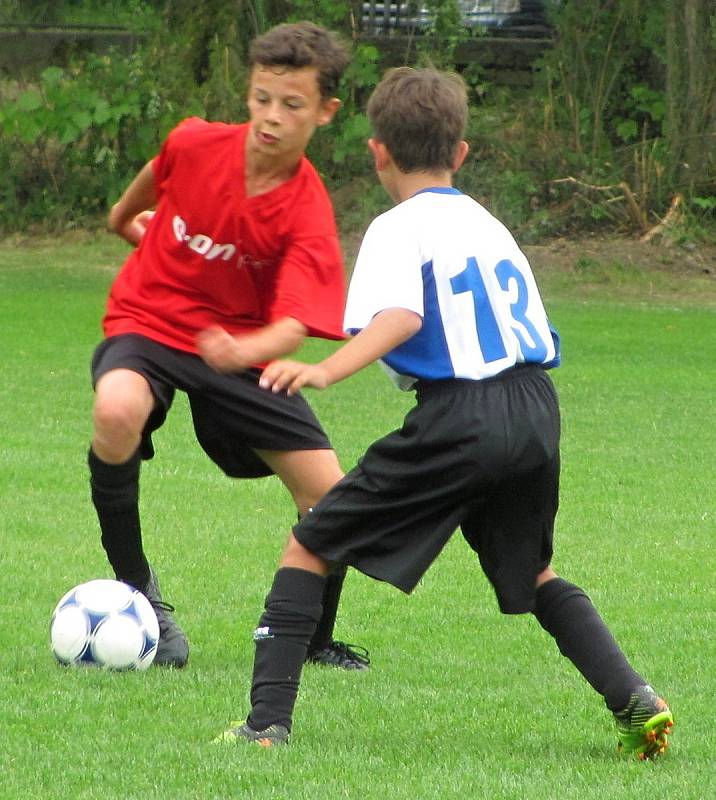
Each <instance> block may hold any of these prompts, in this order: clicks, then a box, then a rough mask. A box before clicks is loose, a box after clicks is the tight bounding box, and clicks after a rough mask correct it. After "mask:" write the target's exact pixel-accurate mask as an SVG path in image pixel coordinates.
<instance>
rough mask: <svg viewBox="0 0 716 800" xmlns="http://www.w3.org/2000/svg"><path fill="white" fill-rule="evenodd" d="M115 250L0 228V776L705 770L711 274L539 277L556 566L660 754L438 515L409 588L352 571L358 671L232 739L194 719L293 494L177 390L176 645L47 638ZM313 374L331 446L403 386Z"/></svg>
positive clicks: (569, 774) (199, 799) (598, 787)
mask: <svg viewBox="0 0 716 800" xmlns="http://www.w3.org/2000/svg"><path fill="white" fill-rule="evenodd" d="M123 252H125V251H124V248H123V247H122V245H121V243H117V242H114V241H113V240H110V239H109V238H106V237H104V236H100V237H99V238H98V239H96V240H95V239H90V238H84V239H83V238H80V239H78V240H77V241H74V242H73V241H67V242H63V243H62V244H61V245H57V244H46V245H36V246H33V247H25V245H24V243H23V242H21V241H18V242H16V243H15V244H14V246H10V245H3V246H0V332H1V333H2V349H3V354H2V365H3V366H2V376H3V379H2V381H1V382H0V407H1V408H2V412H1V413H2V442H3V458H2V460H1V461H0V512H1V514H0V519H1V520H2V521H1V523H0V525H1V528H0V530H2V547H1V548H0V565H1V566H0V587H1V589H2V591H1V592H0V604H1V606H0V715H1V721H2V724H1V727H0V731H1V733H0V736H1V741H2V745H1V746H0V800H20V798H22V800H27V798H43V799H45V798H46V799H47V800H65V798H67V799H69V798H72V799H73V800H90V798H91V799H92V800H94V799H95V798H97V799H98V800H99V798H102V800H119V799H120V798H122V799H123V800H127V799H128V798H129V799H130V800H135V798H136V800H139V798H151V800H155V799H157V800H215V799H217V800H218V798H222V799H223V798H257V799H258V798H281V799H282V800H294V798H295V799H300V798H306V800H308V799H309V798H310V800H314V798H342V797H347V798H356V800H358V798H361V799H363V798H365V799H366V800H374V799H376V800H378V799H379V800H388V798H389V799H390V800H413V799H414V798H419V799H421V800H422V799H424V798H443V797H446V798H460V799H461V800H462V799H463V798H472V797H474V798H495V799H497V800H503V799H504V800H533V799H534V800H537V798H539V799H540V800H553V799H554V798H559V800H572V799H574V800H577V799H579V800H584V799H585V798H600V799H601V798H627V800H631V798H635V799H636V798H651V797H670V798H679V799H680V800H702V799H704V798H711V797H714V796H716V768H715V767H716V764H715V756H714V754H715V753H716V737H715V736H714V731H713V727H712V722H713V720H714V719H715V718H716V702H715V700H714V695H715V691H714V678H715V677H716V672H715V669H714V663H715V657H716V649H715V648H714V644H713V639H712V638H711V637H712V636H713V635H714V631H715V629H716V589H715V588H714V566H715V559H714V541H715V537H716V491H715V489H714V455H715V454H716V425H715V422H716V410H715V408H714V387H715V385H716V381H715V380H714V375H715V370H714V354H715V353H716V302H715V299H714V297H713V296H711V297H710V298H709V297H705V298H704V300H703V302H700V303H696V302H694V301H693V300H692V301H689V303H688V304H684V303H682V302H681V301H680V300H679V297H678V296H676V295H675V296H673V297H672V298H670V299H669V300H668V301H664V302H662V303H661V304H660V305H657V306H653V307H650V306H648V305H646V304H645V303H644V302H642V301H640V300H639V299H638V296H636V297H635V298H634V299H632V300H629V301H624V300H623V299H620V300H619V301H617V300H616V299H615V297H614V293H613V292H612V290H611V287H612V285H613V284H612V283H610V281H609V280H601V279H600V283H601V288H600V289H599V290H598V291H595V290H594V287H593V286H592V287H590V289H589V292H584V293H583V292H582V291H581V287H580V283H579V281H580V278H579V276H577V277H575V281H574V282H572V283H568V282H565V281H564V280H560V281H559V282H558V283H554V284H548V285H547V290H546V291H545V295H546V300H547V304H548V306H549V309H550V312H551V316H552V319H553V322H554V323H555V324H556V326H557V327H558V328H559V330H560V333H561V335H562V339H563V348H564V364H563V366H562V367H561V368H560V369H559V370H557V371H556V372H555V373H554V379H555V382H556V383H557V385H558V389H559V391H560V394H561V398H562V403H563V417H564V438H563V448H562V450H563V463H564V470H563V481H562V486H563V489H562V505H561V511H560V515H559V518H558V527H557V535H556V558H555V567H556V568H557V569H558V571H560V572H562V573H563V574H564V575H565V576H567V577H569V578H570V579H571V580H574V581H575V582H577V583H579V584H581V585H582V586H584V587H585V589H586V590H587V591H588V592H589V593H590V595H591V596H592V598H593V600H594V602H595V604H596V605H597V606H598V608H599V609H600V610H601V611H602V613H603V615H604V617H605V618H606V620H607V621H608V622H609V624H610V625H611V627H612V629H613V631H614V633H615V635H616V636H617V637H618V639H619V640H620V641H621V643H622V645H623V647H624V649H625V651H626V652H627V653H628V655H629V656H630V658H631V659H632V660H633V663H634V665H635V667H636V668H637V669H639V670H640V671H642V672H643V673H644V674H645V676H646V677H647V678H648V679H649V680H651V681H652V682H653V683H654V685H655V686H656V687H657V688H658V690H659V691H660V692H662V693H663V694H664V695H665V696H666V697H667V699H669V701H670V703H671V705H672V708H673V709H674V712H675V716H676V721H677V724H676V727H675V733H674V737H673V747H672V748H671V749H670V751H669V752H668V754H667V756H666V757H665V758H663V759H661V760H660V761H658V762H655V763H647V764H642V763H638V762H636V761H631V760H625V759H623V758H622V757H620V756H619V755H618V753H617V752H616V738H615V735H614V731H613V723H612V720H611V717H610V715H609V714H608V713H607V712H606V711H605V710H604V708H603V706H602V704H601V701H600V699H599V698H598V697H597V696H596V695H595V694H594V693H593V692H592V690H591V689H590V688H589V687H588V686H587V684H586V683H584V681H583V680H582V679H581V678H580V677H579V676H578V675H577V674H576V673H575V672H574V671H573V670H572V668H571V666H570V665H569V664H568V663H566V662H565V660H564V659H562V658H560V656H559V654H558V652H557V650H556V648H555V647H554V646H553V644H552V642H551V640H549V638H548V637H547V635H546V634H545V633H544V632H543V631H542V630H541V629H540V628H539V626H538V625H537V624H536V623H535V622H534V620H532V619H531V618H527V617H524V618H523V617H520V618H506V617H501V616H500V615H499V614H498V612H497V609H496V604H495V601H494V598H493V596H492V593H491V590H490V588H489V586H488V585H487V583H486V581H485V579H484V578H483V576H482V574H481V572H480V570H479V567H478V564H477V562H476V560H475V559H474V558H472V557H471V555H470V553H469V550H468V548H467V546H466V545H465V543H464V542H463V541H462V539H461V537H459V536H456V537H454V538H453V540H452V541H451V542H450V544H449V545H448V547H447V548H446V551H445V553H444V554H443V556H442V557H441V558H440V559H439V560H438V561H437V562H436V564H435V565H434V567H433V568H432V569H431V571H430V572H429V573H428V575H427V576H426V577H425V579H424V581H423V582H422V583H421V585H420V586H419V588H418V589H417V590H416V592H415V593H414V594H413V595H412V596H410V597H405V596H403V595H402V594H400V593H399V592H396V591H395V590H393V589H391V588H389V587H387V586H384V585H381V584H377V583H374V582H371V581H370V580H368V579H366V578H363V577H362V576H360V575H358V574H356V573H350V575H349V578H348V581H347V584H346V591H345V594H344V603H343V606H342V612H341V614H340V617H339V625H338V630H337V634H338V635H339V637H340V638H344V639H346V640H348V641H351V642H357V643H359V644H361V645H365V646H366V647H367V648H369V650H370V651H371V656H372V659H373V665H374V666H373V668H372V669H371V671H370V672H369V673H367V674H360V675H355V674H344V673H341V672H338V671H333V670H326V669H320V668H315V667H313V668H307V669H306V671H305V673H304V675H305V678H304V682H303V686H302V690H301V696H300V698H299V703H298V706H297V715H296V726H295V730H294V739H293V743H292V744H291V746H290V747H288V748H284V749H274V750H269V751H266V750H263V749H260V748H254V747H249V746H242V747H237V748H234V749H232V748H226V747H222V746H217V745H212V744H211V743H210V740H211V738H212V737H213V736H214V735H215V734H217V733H218V732H219V731H221V730H222V729H223V728H224V727H225V725H226V724H227V723H228V722H229V720H230V719H238V718H241V717H242V715H243V714H245V713H246V711H247V707H248V706H247V696H248V687H249V678H250V671H251V663H252V657H253V646H252V642H251V633H252V630H253V627H254V625H255V623H256V620H257V618H258V615H259V613H260V609H261V606H262V601H263V597H264V595H265V593H266V591H267V589H268V586H269V582H270V580H271V576H272V575H273V572H274V568H275V563H276V560H277V557H278V555H279V551H280V548H281V544H282V542H283V539H284V537H285V535H286V532H287V530H288V527H289V525H290V523H291V521H292V519H293V517H294V512H293V510H292V508H291V505H290V502H289V501H288V498H287V496H286V495H285V494H284V492H283V490H282V488H281V486H280V484H279V483H278V482H277V481H276V480H275V479H273V478H272V479H266V480H261V481H254V482H248V481H246V482H241V483H235V482H232V481H230V480H229V479H227V478H225V477H223V476H222V475H221V474H220V473H219V472H218V471H217V470H216V469H215V468H214V467H213V466H212V464H211V463H210V462H209V461H208V459H207V458H206V457H205V456H204V455H203V453H202V452H201V450H200V449H199V448H198V447H197V446H196V445H195V443H194V441H193V439H192V434H191V428H190V421H189V416H188V410H187V407H186V404H185V403H184V401H183V399H182V398H179V399H178V400H177V402H176V406H175V408H174V411H173V413H172V414H171V415H170V417H169V420H168V422H167V424H166V426H165V427H164V428H163V429H162V431H161V432H160V433H159V434H158V435H157V436H156V437H155V444H156V446H157V453H158V454H157V457H156V458H155V460H154V461H153V462H151V463H149V464H147V465H145V468H144V472H143V482H142V502H143V514H144V529H145V544H146V547H147V550H148V553H149V556H150V558H151V559H152V561H153V563H154V565H155V566H156V567H157V570H158V572H159V574H160V576H161V578H162V583H163V587H164V593H165V595H166V596H167V598H168V599H169V600H171V601H172V602H173V603H175V604H176V606H177V608H178V618H179V619H180V621H181V623H182V624H183V626H184V627H185V629H186V631H187V632H188V635H189V637H190V640H191V644H192V654H191V659H190V662H189V666H188V667H187V669H186V670H184V671H181V672H171V671H161V670H157V669H152V670H150V671H149V672H148V673H144V674H131V673H128V674H112V673H105V672H101V671H93V670H67V669H62V668H59V667H58V666H57V665H56V664H55V663H54V661H53V658H52V656H51V654H50V652H49V646H48V620H49V615H50V612H51V610H52V608H53V606H54V604H55V602H56V601H57V599H58V598H59V597H60V595H61V594H62V593H63V592H64V591H65V590H66V589H68V588H69V587H70V586H72V585H74V584H75V583H79V582H81V581H84V580H88V579H90V578H93V577H100V576H106V575H107V574H108V569H107V566H106V563H105V560H104V556H103V552H102V551H101V548H100V545H99V537H98V533H97V525H96V520H95V518H94V512H93V510H92V508H91V505H90V502H89V496H88V486H87V470H86V465H85V457H86V449H87V444H88V440H89V435H90V409H91V400H92V397H91V390H90V386H89V370H88V363H89V359H90V355H91V352H92V349H93V346H94V344H95V343H96V340H97V339H98V337H99V318H100V316H101V313H102V309H103V305H104V299H105V294H106V291H107V287H108V285H109V282H110V280H111V278H112V276H113V273H114V270H115V268H116V266H117V264H118V263H119V261H120V259H121V254H122V253H123ZM625 281H626V282H627V283H628V282H629V277H628V275H627V277H625V275H624V272H623V271H621V272H620V273H619V285H620V287H623V285H624V283H625ZM554 287H556V288H554ZM625 294H626V295H628V294H629V293H628V292H627V293H625V292H623V291H622V290H621V289H620V291H619V297H620V298H623V297H624V296H625ZM634 294H635V295H636V293H634ZM585 297H587V299H585ZM329 347H330V345H327V344H324V343H312V344H311V345H310V346H309V347H308V348H307V352H306V355H307V356H308V357H311V358H314V357H317V356H319V355H320V354H321V353H323V352H325V351H326V350H327V349H328V348H329ZM311 399H312V402H313V403H314V406H315V408H316V410H317V411H318V414H319V416H320V417H321V419H322V420H323V421H324V424H325V426H326V428H327V429H328V431H329V433H330V434H331V436H332V439H333V441H334V444H335V446H336V449H337V451H338V453H339V456H340V457H341V460H342V462H343V463H344V466H346V467H348V466H351V465H352V464H353V463H354V461H355V459H356V458H357V457H358V456H359V455H360V453H361V452H362V451H363V450H364V448H365V447H366V446H367V444H368V443H370V442H371V441H372V440H373V439H375V438H376V437H377V436H378V435H380V434H382V433H384V432H386V431H388V430H390V429H392V428H394V427H395V426H397V425H398V424H399V422H400V421H401V419H402V415H403V413H404V412H405V410H406V409H407V408H408V407H409V405H410V403H411V400H412V398H411V396H410V395H404V394H401V393H399V392H397V391H395V390H394V389H393V388H392V387H391V386H390V384H389V383H388V381H387V379H386V378H385V377H384V376H383V375H382V373H381V372H380V370H379V369H378V368H377V367H375V368H371V369H368V370H366V371H364V372H363V373H361V374H359V375H357V376H354V377H353V378H351V379H350V380H348V381H346V382H345V383H343V384H340V385H338V386H336V387H333V388H332V389H330V390H329V391H327V392H324V393H313V394H312V395H311Z"/></svg>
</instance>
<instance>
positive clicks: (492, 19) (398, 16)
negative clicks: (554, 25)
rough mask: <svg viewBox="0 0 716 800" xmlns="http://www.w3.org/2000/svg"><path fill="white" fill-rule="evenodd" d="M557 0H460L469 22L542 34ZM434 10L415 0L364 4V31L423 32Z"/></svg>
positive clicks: (369, 32)
mask: <svg viewBox="0 0 716 800" xmlns="http://www.w3.org/2000/svg"><path fill="white" fill-rule="evenodd" d="M556 1H557V0H458V7H459V8H460V13H461V15H462V18H463V21H464V23H465V25H466V26H467V27H469V28H476V27H484V28H488V29H493V30H495V29H500V30H503V31H505V32H506V31H507V30H510V31H513V32H516V33H519V32H527V33H533V34H534V35H541V34H544V33H546V32H548V31H549V20H548V17H547V5H548V4H549V3H550V2H551V3H554V2H556ZM431 15H432V12H431V10H430V8H429V7H428V6H427V5H425V4H424V3H419V2H415V0H402V1H401V0H398V1H397V2H392V3H391V2H376V0H372V2H366V3H363V13H362V25H363V32H364V33H365V34H368V35H374V36H381V35H384V36H385V35H391V34H407V33H420V32H421V31H422V30H425V29H427V28H428V27H429V26H430V21H431Z"/></svg>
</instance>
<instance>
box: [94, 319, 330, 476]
mask: <svg viewBox="0 0 716 800" xmlns="http://www.w3.org/2000/svg"><path fill="white" fill-rule="evenodd" d="M112 369H130V370H133V371H134V372H138V373H139V374H140V375H143V376H144V377H145V378H146V379H147V381H148V382H149V385H150V387H151V390H152V393H153V394H154V398H155V404H154V410H153V411H152V413H151V414H150V416H149V419H148V420H147V424H146V425H145V428H144V431H143V435H142V445H141V454H142V458H144V459H149V458H152V456H153V455H154V446H153V443H152V432H153V431H155V430H157V428H159V427H160V426H161V425H162V424H163V423H164V420H165V419H166V415H167V412H168V411H169V408H170V407H171V404H172V400H173V399H174V392H175V390H176V389H179V390H180V391H183V392H186V394H187V396H188V398H189V405H190V407H191V415H192V419H193V422H194V430H195V432H196V438H197V440H198V441H199V444H200V445H201V446H202V448H203V449H204V451H205V452H206V454H207V455H208V456H209V458H210V459H211V460H212V461H214V463H216V464H217V465H218V466H219V467H220V468H221V469H222V470H223V471H224V472H225V473H226V474H227V475H229V476H230V477H232V478H259V477H263V476H265V475H271V474H272V470H271V469H270V467H269V466H268V465H267V464H266V463H265V462H264V461H263V460H262V459H261V458H259V456H258V455H257V454H256V452H255V450H257V449H259V450H278V451H290V450H330V449H332V448H331V444H330V442H329V441H328V437H327V436H326V434H325V433H324V431H323V428H321V424H320V423H319V421H318V419H317V418H316V416H315V414H314V413H313V411H312V410H311V407H310V406H309V405H308V403H307V402H306V401H305V399H304V398H303V397H301V396H300V395H293V396H292V397H289V396H288V395H287V394H286V393H285V392H280V393H274V392H271V391H268V390H266V389H262V388H261V387H260V386H259V385H258V379H259V376H260V374H261V373H260V371H259V370H255V369H254V370H245V371H244V372H240V373H235V374H230V375H223V374H221V373H219V372H216V371H215V370H213V369H212V368H211V367H209V365H208V364H206V363H205V362H204V361H203V360H202V359H201V358H200V357H199V356H197V355H194V354H192V353H186V352H184V351H183V350H176V349H174V348H172V347H167V346H166V345H163V344H159V343H158V342H155V341H152V340H151V339H147V338H146V337H145V336H139V335H137V334H133V333H130V334H123V335H121V336H112V337H110V338H108V339H105V340H104V341H103V342H102V343H101V344H100V345H99V346H98V347H97V349H96V350H95V352H94V356H93V358H92V384H93V386H96V384H97V381H98V380H99V378H100V377H101V376H102V375H103V374H104V373H105V372H108V371H109V370H112Z"/></svg>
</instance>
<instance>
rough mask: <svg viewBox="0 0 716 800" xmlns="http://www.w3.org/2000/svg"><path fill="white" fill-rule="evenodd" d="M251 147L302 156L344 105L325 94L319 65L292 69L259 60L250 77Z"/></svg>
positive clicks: (287, 158) (284, 158) (278, 154)
mask: <svg viewBox="0 0 716 800" xmlns="http://www.w3.org/2000/svg"><path fill="white" fill-rule="evenodd" d="M247 102H248V107H249V114H250V117H251V133H250V143H249V144H250V148H251V150H252V151H253V152H255V153H257V154H261V155H270V156H272V157H274V158H277V159H279V160H280V161H291V160H294V159H295V160H298V159H300V157H301V156H302V155H303V153H304V151H305V149H306V146H307V145H308V142H309V141H310V139H311V136H312V135H313V132H314V131H315V130H316V128H317V127H318V126H319V125H326V124H327V123H329V122H330V121H331V119H332V118H333V115H334V114H335V113H336V111H337V110H338V107H339V106H340V100H338V99H337V98H335V97H333V98H327V99H326V98H323V97H321V92H320V90H319V88H318V68H317V67H302V68H300V69H288V68H286V67H278V66H276V67H271V66H264V65H262V64H257V65H256V66H255V67H254V68H253V70H252V72H251V79H250V81H249V94H248V101H247Z"/></svg>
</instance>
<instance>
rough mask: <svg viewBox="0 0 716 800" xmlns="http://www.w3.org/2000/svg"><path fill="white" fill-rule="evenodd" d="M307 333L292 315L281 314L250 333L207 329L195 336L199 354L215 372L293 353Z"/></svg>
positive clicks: (240, 368)
mask: <svg viewBox="0 0 716 800" xmlns="http://www.w3.org/2000/svg"><path fill="white" fill-rule="evenodd" d="M307 333H308V329H307V328H306V326H305V325H304V324H303V323H302V322H299V321H298V320H297V319H294V318H293V317H284V318H283V319H279V320H277V321H276V322H272V323H271V324H270V325H266V326H265V327H264V328H260V329H259V330H257V331H254V332H252V333H244V334H241V335H239V336H232V335H231V334H230V333H227V331H225V330H224V329H223V328H220V327H219V326H214V327H212V328H207V329H206V330H204V331H202V332H201V333H200V334H199V335H198V336H197V339H196V341H197V347H198V349H199V355H200V356H201V357H202V358H203V359H204V361H206V363H207V364H208V365H209V366H210V367H212V368H213V369H215V370H216V371H217V372H240V371H241V370H243V369H246V368H247V367H251V366H254V365H256V364H265V363H266V362H267V361H271V360H273V359H274V358H280V357H281V356H285V355H288V354H289V353H293V352H294V350H296V349H297V348H298V347H299V345H300V344H301V343H302V342H303V340H304V339H305V337H306V334H307Z"/></svg>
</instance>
